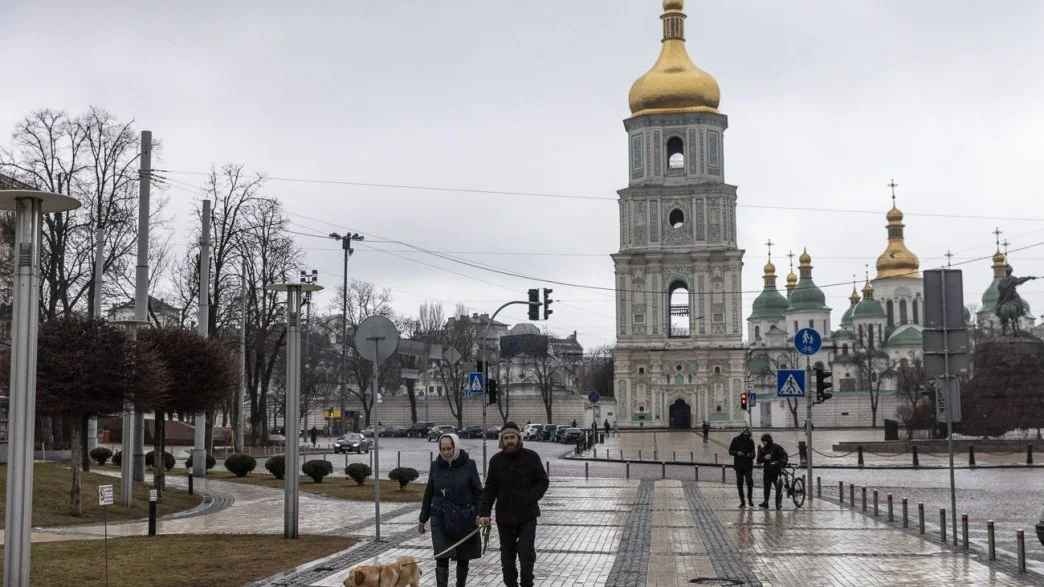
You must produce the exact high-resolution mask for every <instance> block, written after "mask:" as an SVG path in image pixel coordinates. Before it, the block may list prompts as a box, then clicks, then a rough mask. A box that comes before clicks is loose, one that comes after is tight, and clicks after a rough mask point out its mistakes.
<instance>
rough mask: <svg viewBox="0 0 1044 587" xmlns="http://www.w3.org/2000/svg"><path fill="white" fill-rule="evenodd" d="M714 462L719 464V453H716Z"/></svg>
mask: <svg viewBox="0 0 1044 587" xmlns="http://www.w3.org/2000/svg"><path fill="white" fill-rule="evenodd" d="M714 464H715V465H717V464H718V453H714Z"/></svg>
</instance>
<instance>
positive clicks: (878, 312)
mask: <svg viewBox="0 0 1044 587" xmlns="http://www.w3.org/2000/svg"><path fill="white" fill-rule="evenodd" d="M886 317H887V316H886V315H885V311H884V308H882V307H881V302H879V301H877V300H875V299H873V298H870V299H864V300H863V301H861V302H859V303H858V304H856V307H855V308H853V309H852V319H853V320H879V319H883V318H886Z"/></svg>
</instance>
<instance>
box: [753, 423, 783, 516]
mask: <svg viewBox="0 0 1044 587" xmlns="http://www.w3.org/2000/svg"><path fill="white" fill-rule="evenodd" d="M787 460H788V457H787V451H786V450H784V449H783V447H782V446H780V445H778V444H776V443H774V442H772V435H771V434H762V435H761V448H759V449H758V463H760V464H762V465H763V466H764V471H763V474H764V478H765V484H764V487H765V501H763V502H761V504H759V506H758V507H760V508H763V509H768V506H769V496H770V495H771V494H772V487H773V486H775V488H776V509H777V510H778V509H782V508H783V482H782V481H781V480H780V478H779V475H780V473H781V472H782V471H783V467H785V466H786V465H787Z"/></svg>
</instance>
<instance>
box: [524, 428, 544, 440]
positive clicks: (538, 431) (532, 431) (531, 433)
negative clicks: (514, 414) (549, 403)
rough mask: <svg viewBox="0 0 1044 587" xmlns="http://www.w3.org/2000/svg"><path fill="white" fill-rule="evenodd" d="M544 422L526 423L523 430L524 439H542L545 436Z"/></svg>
mask: <svg viewBox="0 0 1044 587" xmlns="http://www.w3.org/2000/svg"><path fill="white" fill-rule="evenodd" d="M543 429H544V425H543V424H526V427H525V428H524V429H523V430H522V440H540V439H541V438H542V437H543Z"/></svg>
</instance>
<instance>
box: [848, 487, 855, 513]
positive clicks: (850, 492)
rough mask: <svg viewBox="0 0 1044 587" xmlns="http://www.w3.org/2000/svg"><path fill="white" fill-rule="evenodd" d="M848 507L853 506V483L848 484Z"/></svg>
mask: <svg viewBox="0 0 1044 587" xmlns="http://www.w3.org/2000/svg"><path fill="white" fill-rule="evenodd" d="M848 507H850V508H854V507H855V485H852V484H851V483H849V484H848Z"/></svg>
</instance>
